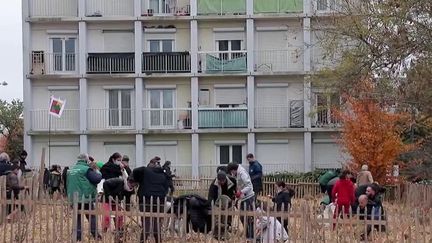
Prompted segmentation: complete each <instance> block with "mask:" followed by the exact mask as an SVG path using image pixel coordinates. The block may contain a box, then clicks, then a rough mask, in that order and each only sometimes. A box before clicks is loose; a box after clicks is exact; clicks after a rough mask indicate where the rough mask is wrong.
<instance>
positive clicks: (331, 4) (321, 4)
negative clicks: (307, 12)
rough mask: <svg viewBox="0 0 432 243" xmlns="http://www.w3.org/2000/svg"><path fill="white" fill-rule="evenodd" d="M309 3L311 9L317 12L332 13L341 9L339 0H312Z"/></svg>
mask: <svg viewBox="0 0 432 243" xmlns="http://www.w3.org/2000/svg"><path fill="white" fill-rule="evenodd" d="M311 3H312V4H311V6H312V11H314V12H318V13H334V12H339V11H341V10H342V1H340V0H313V1H312V2H311Z"/></svg>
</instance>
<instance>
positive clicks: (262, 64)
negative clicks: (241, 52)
mask: <svg viewBox="0 0 432 243" xmlns="http://www.w3.org/2000/svg"><path fill="white" fill-rule="evenodd" d="M255 71H256V72H289V71H303V48H302V47H293V48H290V49H286V50H260V51H255Z"/></svg>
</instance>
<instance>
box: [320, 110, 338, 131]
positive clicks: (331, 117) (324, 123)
mask: <svg viewBox="0 0 432 243" xmlns="http://www.w3.org/2000/svg"><path fill="white" fill-rule="evenodd" d="M340 125H341V121H340V120H339V119H338V118H337V117H336V115H335V114H333V112H332V110H331V109H326V108H321V109H317V111H316V114H315V126H316V127H339V126H340Z"/></svg>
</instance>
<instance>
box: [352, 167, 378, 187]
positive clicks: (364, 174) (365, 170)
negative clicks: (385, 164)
mask: <svg viewBox="0 0 432 243" xmlns="http://www.w3.org/2000/svg"><path fill="white" fill-rule="evenodd" d="M373 182H374V180H373V177H372V173H371V172H370V171H369V167H368V165H362V167H361V171H360V172H359V173H358V174H357V180H356V184H357V186H363V185H366V184H371V183H373Z"/></svg>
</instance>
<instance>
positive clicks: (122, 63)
mask: <svg viewBox="0 0 432 243" xmlns="http://www.w3.org/2000/svg"><path fill="white" fill-rule="evenodd" d="M134 72H135V54H134V53H89V54H88V56H87V73H100V74H103V73H108V74H119V73H134Z"/></svg>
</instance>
